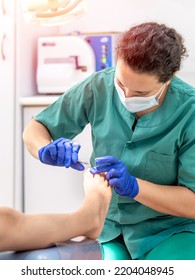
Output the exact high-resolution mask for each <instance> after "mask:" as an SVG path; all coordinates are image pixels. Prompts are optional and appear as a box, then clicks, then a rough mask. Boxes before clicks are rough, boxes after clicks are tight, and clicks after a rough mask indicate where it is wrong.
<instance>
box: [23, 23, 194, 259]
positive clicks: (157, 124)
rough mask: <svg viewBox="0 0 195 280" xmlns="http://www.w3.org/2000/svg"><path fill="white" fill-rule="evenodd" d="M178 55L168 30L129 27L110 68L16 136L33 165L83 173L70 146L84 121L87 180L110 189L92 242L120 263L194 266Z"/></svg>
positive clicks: (186, 102)
mask: <svg viewBox="0 0 195 280" xmlns="http://www.w3.org/2000/svg"><path fill="white" fill-rule="evenodd" d="M186 56H187V54H186V48H185V46H184V44H183V38H182V37H181V35H180V34H179V33H177V32H176V30H175V29H173V28H170V27H168V26H166V25H164V24H159V23H155V22H146V23H143V24H139V25H137V26H133V27H132V28H130V29H129V30H128V31H127V32H125V33H124V34H123V35H122V36H121V38H120V40H119V42H118V45H117V48H116V67H115V68H108V69H105V70H103V71H100V72H97V73H94V74H93V75H91V76H90V77H89V78H87V79H85V80H83V81H82V82H80V83H79V84H77V85H76V86H74V87H72V88H71V89H69V90H67V92H65V93H64V94H63V95H62V96H61V97H59V99H58V100H57V101H56V102H55V103H54V104H52V105H51V106H49V107H48V108H47V109H45V110H44V111H43V112H41V113H40V114H39V115H37V116H36V117H35V119H33V120H32V121H31V122H30V123H29V124H28V126H27V127H26V129H25V131H24V134H23V137H24V142H25V144H26V147H27V148H28V150H29V152H30V153H31V154H32V155H33V156H34V157H35V158H37V159H40V161H41V162H43V163H45V164H50V165H57V166H65V167H67V168H68V167H72V168H75V169H77V170H82V169H83V166H82V165H81V164H80V163H79V162H78V161H77V160H78V153H79V149H80V145H79V144H78V143H75V142H74V141H73V140H70V139H73V138H74V137H75V136H76V135H77V134H79V133H80V132H81V131H82V130H83V128H84V127H85V126H86V125H87V124H88V123H90V125H91V128H92V141H93V153H92V156H91V165H92V166H93V167H92V168H91V172H92V173H93V174H94V173H99V172H106V177H107V179H108V181H109V184H110V185H111V186H112V187H113V189H114V190H115V191H113V195H112V201H111V204H110V208H109V211H108V214H107V217H106V221H105V224H104V228H103V230H102V232H101V235H100V237H99V240H100V241H101V243H102V250H103V252H104V258H105V259H112V258H113V259H115V258H123V256H122V255H120V253H119V252H120V251H121V250H124V249H125V250H126V251H127V252H128V258H129V259H131V258H132V259H195V194H194V192H195V89H194V88H193V87H192V86H190V85H188V84H187V83H185V82H184V81H182V80H181V79H179V78H178V77H177V76H176V74H177V71H179V69H180V67H181V62H182V60H183V59H184V58H185V57H186ZM112 248H114V250H112ZM116 248H119V251H117V252H118V253H117V254H114V253H113V252H114V251H115V250H116ZM126 257H127V255H125V256H124V258H126Z"/></svg>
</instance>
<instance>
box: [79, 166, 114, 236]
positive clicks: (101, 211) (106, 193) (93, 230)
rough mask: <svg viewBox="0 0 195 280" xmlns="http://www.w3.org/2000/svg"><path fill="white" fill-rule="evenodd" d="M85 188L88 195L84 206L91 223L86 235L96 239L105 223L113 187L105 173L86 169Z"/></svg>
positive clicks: (87, 218)
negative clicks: (94, 172)
mask: <svg viewBox="0 0 195 280" xmlns="http://www.w3.org/2000/svg"><path fill="white" fill-rule="evenodd" d="M84 190H85V194H86V197H85V199H84V203H83V206H82V208H83V211H85V212H86V224H89V225H91V227H90V229H89V230H88V231H87V232H86V234H85V236H86V237H88V238H91V239H96V238H97V237H98V236H99V235H100V233H101V231H102V228H103V225H104V221H105V218H106V215H107V212H108V209H109V206H110V201H111V198H112V189H111V187H110V186H109V184H108V181H107V180H106V178H105V175H104V174H95V175H93V174H91V173H90V171H89V170H86V171H85V173H84ZM89 209H90V212H89Z"/></svg>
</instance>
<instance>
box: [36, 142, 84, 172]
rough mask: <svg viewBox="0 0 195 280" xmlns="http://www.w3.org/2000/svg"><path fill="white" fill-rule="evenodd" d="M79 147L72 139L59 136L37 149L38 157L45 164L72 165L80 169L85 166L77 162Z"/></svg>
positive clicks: (67, 166)
mask: <svg viewBox="0 0 195 280" xmlns="http://www.w3.org/2000/svg"><path fill="white" fill-rule="evenodd" d="M80 147H81V146H80V145H79V144H78V143H76V142H74V141H71V140H69V139H66V138H59V139H57V140H55V141H53V142H51V143H49V144H48V145H47V146H44V147H42V148H41V149H40V150H39V151H38V154H39V159H40V161H41V162H42V163H45V164H49V165H54V166H65V167H66V168H69V167H72V168H74V169H77V170H79V171H82V170H84V169H85V167H84V166H83V165H82V164H81V163H80V162H78V152H79V150H80Z"/></svg>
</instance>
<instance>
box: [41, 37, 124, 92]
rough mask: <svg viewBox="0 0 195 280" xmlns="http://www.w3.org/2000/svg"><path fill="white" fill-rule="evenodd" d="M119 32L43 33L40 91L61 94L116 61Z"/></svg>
mask: <svg viewBox="0 0 195 280" xmlns="http://www.w3.org/2000/svg"><path fill="white" fill-rule="evenodd" d="M119 36H120V33H119V32H112V33H96V34H77V35H66V36H51V37H40V38H39V39H38V59H37V73H36V81H37V91H38V93H40V94H51V93H52V94H60V93H63V92H65V91H66V90H67V89H68V88H69V87H71V86H73V85H75V84H76V83H78V82H80V81H81V80H82V79H84V78H86V77H88V76H89V75H90V74H92V73H93V72H95V71H99V70H102V69H104V68H106V67H112V66H114V65H115V58H114V47H115V44H116V41H117V39H118V37H119Z"/></svg>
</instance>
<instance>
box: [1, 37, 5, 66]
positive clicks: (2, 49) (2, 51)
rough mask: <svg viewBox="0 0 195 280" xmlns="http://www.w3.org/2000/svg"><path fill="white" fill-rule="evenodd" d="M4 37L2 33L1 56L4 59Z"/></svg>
mask: <svg viewBox="0 0 195 280" xmlns="http://www.w3.org/2000/svg"><path fill="white" fill-rule="evenodd" d="M5 39H6V35H5V34H3V38H2V40H1V57H2V60H5V59H6V56H5V51H4V42H5Z"/></svg>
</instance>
